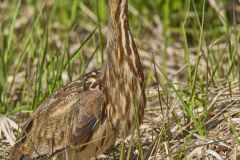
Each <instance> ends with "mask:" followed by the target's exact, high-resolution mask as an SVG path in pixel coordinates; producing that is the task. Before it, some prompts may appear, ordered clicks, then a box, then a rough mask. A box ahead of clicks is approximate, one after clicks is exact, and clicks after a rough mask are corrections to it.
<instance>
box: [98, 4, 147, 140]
mask: <svg viewBox="0 0 240 160" xmlns="http://www.w3.org/2000/svg"><path fill="white" fill-rule="evenodd" d="M108 3H109V4H108V7H109V24H108V41H107V48H106V53H107V61H106V64H105V67H104V72H103V77H102V83H101V85H102V86H101V88H102V90H103V91H104V94H105V95H106V98H107V100H106V107H107V109H106V111H107V117H108V119H113V120H112V121H111V126H112V127H113V128H118V127H120V128H121V129H120V130H119V134H120V136H121V137H126V136H127V135H129V132H130V131H132V130H134V128H135V127H134V126H135V125H134V124H136V123H135V122H136V120H138V121H139V122H141V120H142V118H143V113H144V108H145V106H146V96H145V87H144V75H143V69H142V65H141V61H140V58H139V55H138V51H137V48H136V45H135V43H134V40H133V37H132V34H131V31H130V27H129V24H128V0H108ZM135 107H136V108H137V113H136V111H134V110H135V109H136V108H135Z"/></svg>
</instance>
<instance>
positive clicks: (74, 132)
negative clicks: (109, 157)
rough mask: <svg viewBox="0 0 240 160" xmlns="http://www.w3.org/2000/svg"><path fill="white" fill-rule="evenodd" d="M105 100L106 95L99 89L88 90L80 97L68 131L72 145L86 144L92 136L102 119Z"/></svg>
mask: <svg viewBox="0 0 240 160" xmlns="http://www.w3.org/2000/svg"><path fill="white" fill-rule="evenodd" d="M105 101H106V99H105V95H104V94H103V92H102V91H99V90H91V91H86V92H85V94H84V95H83V96H82V97H81V99H79V103H76V106H75V108H74V113H73V119H72V122H71V126H70V130H69V133H68V142H69V144H70V145H74V144H79V143H80V144H84V143H85V142H86V140H87V139H88V138H89V137H90V136H91V134H92V132H93V130H94V129H95V127H96V126H97V125H98V122H99V121H101V119H102V115H103V112H104V109H103V107H104V104H105Z"/></svg>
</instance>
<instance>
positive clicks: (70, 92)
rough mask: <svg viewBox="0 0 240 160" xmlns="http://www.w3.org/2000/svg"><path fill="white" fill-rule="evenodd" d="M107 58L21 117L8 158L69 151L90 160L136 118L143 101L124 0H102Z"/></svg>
mask: <svg viewBox="0 0 240 160" xmlns="http://www.w3.org/2000/svg"><path fill="white" fill-rule="evenodd" d="M108 3H109V4H108V7H109V25H108V41H107V48H106V53H107V61H106V64H105V65H104V66H103V67H102V69H101V70H97V71H93V72H90V73H88V74H86V75H84V76H83V77H82V78H81V79H79V80H77V81H74V82H71V83H69V84H67V85H66V86H64V87H62V88H61V89H60V90H58V91H57V92H55V93H54V94H52V95H51V96H50V97H48V98H47V99H46V100H45V101H44V102H43V103H42V104H41V105H40V106H39V108H38V110H37V111H36V112H35V113H34V114H33V115H32V117H31V118H30V119H29V120H28V121H27V122H26V124H25V126H24V129H23V132H22V135H21V136H20V140H19V141H18V142H17V143H16V144H15V146H14V148H13V151H12V155H11V158H12V159H14V160H15V159H16V160H17V159H33V158H37V157H41V156H46V157H51V156H53V155H55V154H58V153H61V152H62V153H65V156H68V157H69V154H70V153H73V152H74V153H75V157H77V159H81V160H82V159H90V158H91V157H94V156H96V155H98V154H101V153H104V152H105V151H106V150H107V149H108V148H110V146H111V145H112V144H113V143H114V142H115V140H116V138H117V136H120V137H122V138H125V137H126V136H128V135H129V134H130V133H131V132H132V131H134V129H135V126H136V125H137V123H141V121H142V118H143V114H144V108H145V106H146V98H145V86H144V75H143V69H142V65H141V61H140V58H139V55H138V51H137V48H136V46H135V43H134V40H133V37H132V34H131V31H130V28H129V25H128V15H127V14H128V0H108Z"/></svg>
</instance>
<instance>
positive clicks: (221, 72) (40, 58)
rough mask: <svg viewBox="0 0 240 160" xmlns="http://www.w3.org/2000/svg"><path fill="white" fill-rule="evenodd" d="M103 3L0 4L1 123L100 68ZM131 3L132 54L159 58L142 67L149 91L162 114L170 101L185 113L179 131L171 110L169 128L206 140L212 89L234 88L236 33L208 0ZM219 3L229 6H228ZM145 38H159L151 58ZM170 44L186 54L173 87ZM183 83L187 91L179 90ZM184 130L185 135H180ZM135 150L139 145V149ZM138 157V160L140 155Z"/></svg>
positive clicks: (238, 74)
mask: <svg viewBox="0 0 240 160" xmlns="http://www.w3.org/2000/svg"><path fill="white" fill-rule="evenodd" d="M105 2H106V1H105V0H96V1H94V0H93V1H87V0H72V1H69V0H62V1H57V0H52V1H49V2H48V1H40V0H36V1H31V0H22V1H6V2H1V3H0V6H1V5H2V6H6V7H4V8H3V10H2V11H1V10H0V14H1V15H0V21H1V22H0V29H1V30H0V113H2V114H5V115H7V116H13V115H15V114H16V113H19V112H21V111H29V112H30V113H32V111H34V110H35V109H36V108H37V107H38V105H39V104H41V102H42V101H43V100H44V99H45V98H46V97H47V96H48V95H50V94H51V93H52V92H54V91H55V90H56V89H58V88H59V87H61V86H63V85H64V84H66V83H67V82H70V81H72V80H74V79H76V78H77V77H80V76H81V75H83V74H84V73H86V72H87V71H89V70H90V69H92V68H93V67H92V66H93V65H91V64H94V66H95V67H96V68H98V67H100V66H102V64H103V63H104V58H103V57H104V56H105V55H104V49H105V44H106V35H105V32H104V31H105V30H104V29H105V28H106V26H107V16H108V15H107V6H106V4H105ZM129 2H130V7H129V9H130V14H129V16H130V25H131V28H132V30H133V35H134V37H135V39H136V42H137V45H138V47H139V48H141V49H142V50H144V51H146V52H147V54H148V55H150V56H149V57H152V56H151V55H153V56H154V57H155V56H156V57H158V56H159V57H161V58H160V59H161V60H162V61H158V59H157V58H155V59H154V61H151V60H150V61H148V62H147V64H148V66H147V67H148V69H147V72H146V75H147V76H146V84H147V90H149V89H150V88H151V87H153V84H154V83H155V84H157V86H158V87H159V86H160V88H158V95H157V96H156V97H157V98H158V99H159V106H160V107H162V106H165V107H166V108H167V110H168V111H169V110H170V108H171V103H172V102H171V100H169V96H171V94H174V95H176V97H177V99H178V100H179V101H180V103H179V105H180V106H181V108H182V110H183V111H184V113H185V124H184V125H183V124H181V123H180V119H179V118H178V117H177V113H176V112H177V111H175V110H172V112H171V113H169V114H171V115H172V116H173V117H175V118H174V120H175V124H176V125H178V126H179V127H181V128H183V130H187V131H188V132H189V134H188V136H189V137H192V134H193V133H198V134H199V135H201V136H206V135H207V130H206V123H207V121H208V120H209V114H210V112H211V107H210V104H211V99H209V96H208V95H209V94H210V93H209V90H210V88H211V87H213V86H215V85H217V81H218V80H219V79H222V78H224V80H225V81H226V82H227V83H228V85H229V88H231V86H232V85H233V83H234V82H236V81H239V80H240V70H239V68H240V55H239V52H238V40H239V36H240V32H239V29H238V27H237V26H236V25H232V24H230V23H229V22H230V20H229V15H228V14H227V11H226V10H224V14H225V15H224V16H225V17H223V18H224V22H223V21H221V20H220V18H219V13H217V11H216V10H215V9H214V8H213V7H212V6H211V5H210V4H209V2H208V1H207V0H204V1H191V0H186V1H183V2H182V1H179V0H165V1H163V0H154V1H142V0H129ZM221 2H222V3H223V5H227V2H228V1H227V0H222V1H221ZM158 20H160V22H158ZM160 25H161V26H160ZM149 26H150V27H149ZM158 26H159V27H162V30H163V32H162V35H161V34H159V32H152V31H153V30H154V29H156V27H158ZM155 33H157V34H159V35H156V34H155ZM233 35H234V36H233ZM147 37H161V38H162V39H163V41H162V42H161V49H160V48H159V50H157V51H156V50H154V49H153V50H154V53H152V49H151V45H150V44H143V43H142V41H144V40H145V41H144V42H146V41H148V38H147ZM157 40H159V39H157V38H156V41H157ZM176 44H177V46H178V48H181V49H182V50H184V52H181V53H184V55H183V59H182V64H184V65H185V68H184V73H183V77H182V78H179V77H177V83H176V82H175V81H174V82H173V80H172V79H171V76H172V75H169V74H168V70H169V68H168V65H167V63H168V62H169V61H170V58H169V51H168V49H169V48H173V49H175V48H176V47H175V46H176ZM179 46H180V47H179ZM158 47H159V46H158ZM149 48H150V49H149ZM153 48H154V47H153ZM192 49H194V51H192ZM174 52H178V50H176V51H174ZM89 67H90V69H89ZM154 67H155V68H154ZM10 79H11V80H10ZM181 82H185V85H180V83H181ZM200 95H204V96H200ZM197 108H203V109H204V114H201V115H198V114H196V112H195V110H196V109H197ZM162 112H164V111H162ZM162 114H163V117H164V113H162ZM165 118H166V119H167V117H164V119H165ZM166 123H167V122H166ZM188 124H191V128H189V127H187V128H185V126H187V125H188ZM166 125H168V124H166ZM159 127H163V128H164V130H163V132H164V134H162V135H160V136H159V137H160V141H165V140H163V139H161V138H162V137H166V136H167V135H168V134H169V133H168V132H169V130H168V129H167V128H168V127H169V126H165V127H164V126H161V125H160V124H159ZM138 128H139V127H138ZM232 130H234V128H233V129H232ZM234 131H235V130H234ZM234 133H235V132H234ZM163 135H165V136H163ZM235 135H236V134H235ZM188 136H186V139H185V140H186V141H185V143H186V146H187V144H188V138H189V137H188ZM234 137H237V136H234ZM235 139H237V138H235ZM236 142H237V143H239V140H238V139H237V140H236ZM141 143H143V142H141ZM141 143H140V142H138V145H139V148H141V145H142V144H141ZM181 149H182V151H180V152H179V159H181V158H182V156H185V153H184V152H185V150H184V148H181ZM181 149H179V150H181ZM130 150H131V149H130ZM139 150H140V157H141V159H143V157H144V154H145V153H144V152H143V150H141V149H139ZM128 157H130V151H128Z"/></svg>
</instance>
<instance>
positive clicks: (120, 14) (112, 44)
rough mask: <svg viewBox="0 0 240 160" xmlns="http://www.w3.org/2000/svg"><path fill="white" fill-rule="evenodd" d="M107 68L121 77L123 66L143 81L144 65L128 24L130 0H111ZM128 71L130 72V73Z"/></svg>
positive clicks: (113, 74)
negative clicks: (127, 67) (126, 66)
mask: <svg viewBox="0 0 240 160" xmlns="http://www.w3.org/2000/svg"><path fill="white" fill-rule="evenodd" d="M108 2H109V4H108V5H109V24H108V34H109V35H108V42H107V68H106V69H109V74H110V76H115V77H117V78H121V77H119V76H120V75H119V74H120V72H122V71H123V70H122V69H123V68H122V67H123V65H128V66H129V69H130V70H129V71H130V72H132V73H133V74H134V75H135V76H140V77H141V79H142V80H143V73H142V65H141V62H140V59H139V55H138V51H137V48H136V46H135V43H134V40H133V37H132V34H131V31H130V27H129V24H128V0H109V1H108ZM129 71H128V72H129Z"/></svg>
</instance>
